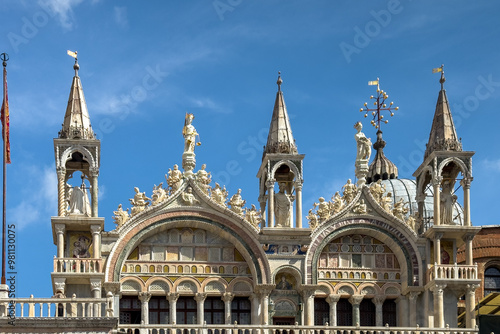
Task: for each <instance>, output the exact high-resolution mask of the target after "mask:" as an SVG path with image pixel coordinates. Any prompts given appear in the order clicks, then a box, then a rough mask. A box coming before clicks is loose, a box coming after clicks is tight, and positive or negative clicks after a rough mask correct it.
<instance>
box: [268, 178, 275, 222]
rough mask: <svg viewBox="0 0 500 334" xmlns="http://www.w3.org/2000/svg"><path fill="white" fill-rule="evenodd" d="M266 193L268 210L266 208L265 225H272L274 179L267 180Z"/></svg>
mask: <svg viewBox="0 0 500 334" xmlns="http://www.w3.org/2000/svg"><path fill="white" fill-rule="evenodd" d="M266 186H267V194H268V196H267V197H268V201H269V203H268V205H267V207H268V210H267V226H268V227H274V180H267V182H266Z"/></svg>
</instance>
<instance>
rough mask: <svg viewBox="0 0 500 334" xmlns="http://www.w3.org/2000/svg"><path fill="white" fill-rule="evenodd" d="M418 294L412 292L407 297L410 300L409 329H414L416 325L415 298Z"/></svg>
mask: <svg viewBox="0 0 500 334" xmlns="http://www.w3.org/2000/svg"><path fill="white" fill-rule="evenodd" d="M419 294H420V292H419V291H412V292H410V293H409V295H408V298H409V300H410V323H409V326H410V327H415V326H416V325H417V298H418V295H419Z"/></svg>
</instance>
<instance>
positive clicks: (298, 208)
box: [295, 181, 302, 228]
mask: <svg viewBox="0 0 500 334" xmlns="http://www.w3.org/2000/svg"><path fill="white" fill-rule="evenodd" d="M295 196H296V199H295V216H296V217H295V222H296V225H295V226H296V227H297V228H302V182H300V181H298V182H295Z"/></svg>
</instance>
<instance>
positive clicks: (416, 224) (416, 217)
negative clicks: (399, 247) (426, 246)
mask: <svg viewBox="0 0 500 334" xmlns="http://www.w3.org/2000/svg"><path fill="white" fill-rule="evenodd" d="M406 223H407V224H408V226H410V228H411V229H412V230H414V231H415V232H417V233H418V230H419V229H420V226H421V225H422V219H420V214H419V213H418V211H417V212H415V213H413V214H412V215H410V216H409V217H408V219H407V220H406Z"/></svg>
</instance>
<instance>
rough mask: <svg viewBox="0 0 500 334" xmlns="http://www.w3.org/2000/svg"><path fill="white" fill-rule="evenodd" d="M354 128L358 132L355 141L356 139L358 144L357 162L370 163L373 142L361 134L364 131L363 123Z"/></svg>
mask: <svg viewBox="0 0 500 334" xmlns="http://www.w3.org/2000/svg"><path fill="white" fill-rule="evenodd" d="M354 128H355V129H356V130H358V132H357V133H356V134H355V135H354V139H356V143H357V154H356V161H362V160H366V161H367V162H368V160H370V155H371V154H372V142H371V140H370V138H366V136H365V134H364V133H363V132H361V130H362V129H363V124H361V122H358V123H356V124H354Z"/></svg>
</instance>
